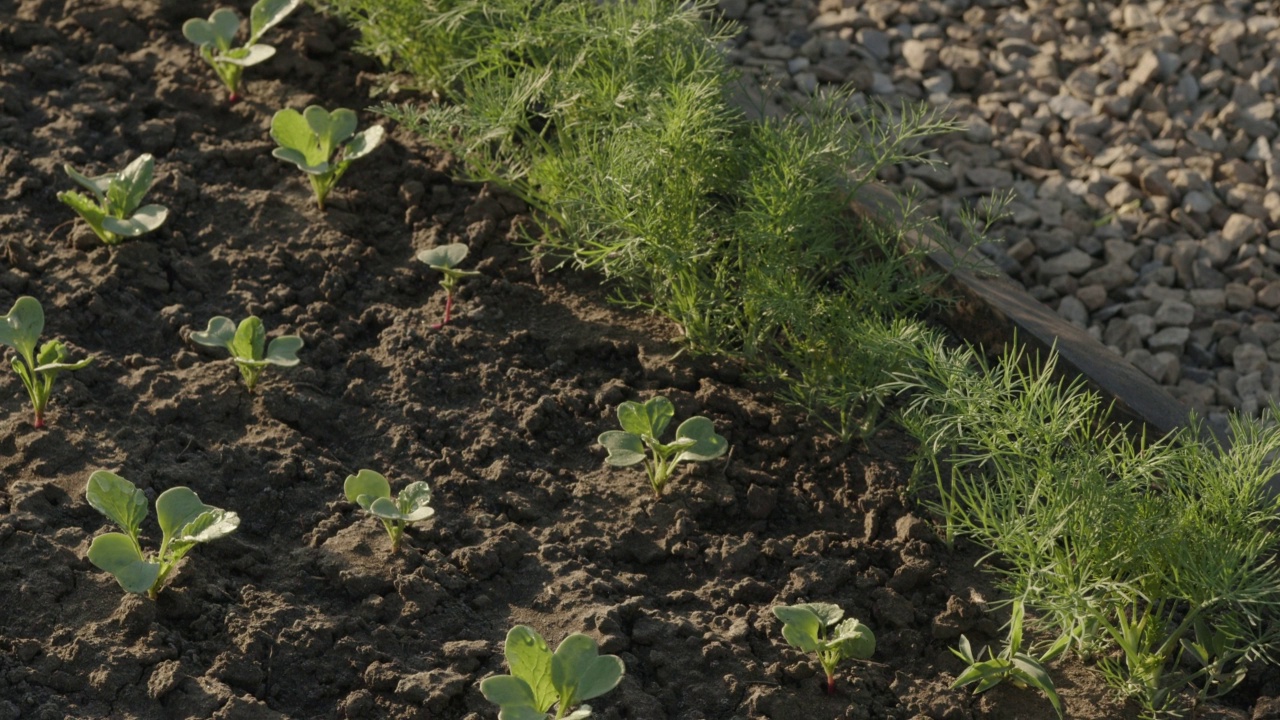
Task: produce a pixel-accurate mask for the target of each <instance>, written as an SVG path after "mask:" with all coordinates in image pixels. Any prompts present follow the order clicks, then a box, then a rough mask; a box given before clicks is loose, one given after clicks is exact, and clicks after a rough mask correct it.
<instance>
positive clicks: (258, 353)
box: [228, 315, 267, 362]
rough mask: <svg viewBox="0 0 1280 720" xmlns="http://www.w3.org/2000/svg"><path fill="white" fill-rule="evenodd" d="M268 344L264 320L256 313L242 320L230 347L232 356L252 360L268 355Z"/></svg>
mask: <svg viewBox="0 0 1280 720" xmlns="http://www.w3.org/2000/svg"><path fill="white" fill-rule="evenodd" d="M266 345H267V331H266V330H265V329H263V327H262V321H261V320H259V319H258V317H257V316H256V315H250V316H249V317H247V318H245V319H243V320H241V321H240V326H239V327H237V328H236V334H235V336H234V337H232V338H231V345H230V346H229V347H228V349H229V350H230V351H231V354H232V356H234V357H236V358H239V359H241V360H247V361H251V362H252V361H257V360H262V358H263V357H265V356H266V352H265V348H266Z"/></svg>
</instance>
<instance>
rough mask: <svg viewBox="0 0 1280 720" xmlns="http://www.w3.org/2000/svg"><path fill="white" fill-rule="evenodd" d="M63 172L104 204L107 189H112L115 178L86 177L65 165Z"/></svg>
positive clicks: (112, 176) (107, 176)
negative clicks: (112, 181)
mask: <svg viewBox="0 0 1280 720" xmlns="http://www.w3.org/2000/svg"><path fill="white" fill-rule="evenodd" d="M62 170H63V171H64V172H65V173H66V174H67V175H68V176H69V177H70V178H71V179H72V180H75V181H76V182H77V183H80V185H81V187H83V188H85V189H86V190H88V191H89V192H91V193H93V196H94V197H96V198H97V199H98V202H102V201H103V199H104V198H105V197H106V194H107V189H108V188H110V187H111V180H112V179H113V178H114V177H115V176H114V175H100V176H98V177H96V178H90V177H85V176H84V175H81V174H80V173H78V172H76V169H75V168H73V167H71V166H70V165H63V166H62Z"/></svg>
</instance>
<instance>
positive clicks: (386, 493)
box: [342, 469, 391, 510]
mask: <svg viewBox="0 0 1280 720" xmlns="http://www.w3.org/2000/svg"><path fill="white" fill-rule="evenodd" d="M342 491H343V492H344V493H345V494H346V496H347V500H349V501H350V502H353V503H356V504H357V505H359V506H360V507H362V508H365V509H366V510H367V509H368V508H369V504H370V503H372V502H373V500H376V499H378V498H388V499H390V498H391V483H389V482H387V479H386V478H385V477H383V476H382V474H381V473H377V472H374V471H373V470H368V469H365V470H361V471H360V472H358V473H356V474H355V475H349V476H347V480H346V482H344V483H343V484H342ZM361 496H365V497H367V498H369V501H368V502H360V501H359V498H360V497H361Z"/></svg>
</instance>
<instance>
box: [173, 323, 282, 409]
mask: <svg viewBox="0 0 1280 720" xmlns="http://www.w3.org/2000/svg"><path fill="white" fill-rule="evenodd" d="M266 335H267V333H266V331H265V330H263V329H262V321H261V320H259V319H258V317H257V316H256V315H250V316H249V317H247V318H245V319H244V320H241V321H240V326H239V327H236V324H235V323H234V322H232V321H231V318H225V317H222V316H221V315H218V316H216V317H214V318H213V319H212V320H210V321H209V327H208V328H207V329H205V330H204V331H202V332H193V333H191V340H192V342H194V343H196V344H198V345H205V346H208V347H223V348H226V349H227V351H228V352H230V353H231V359H232V360H233V361H234V362H235V364H236V367H238V368H240V374H241V375H242V376H243V377H244V384H245V385H247V386H248V387H249V392H253V389H254V388H255V387H257V385H258V376H259V375H261V374H262V371H263V369H264V368H266V367H267V366H268V365H278V366H280V367H293V366H294V365H297V364H298V350H299V349H301V348H302V338H300V337H298V336H297V335H281V336H280V337H278V338H276V339H275V340H272V341H271V344H270V345H267V344H266Z"/></svg>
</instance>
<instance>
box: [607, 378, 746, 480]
mask: <svg viewBox="0 0 1280 720" xmlns="http://www.w3.org/2000/svg"><path fill="white" fill-rule="evenodd" d="M675 414H676V410H675V407H673V406H672V405H671V401H670V400H667V399H666V398H665V397H660V396H659V397H655V398H652V399H650V400H649V401H647V402H645V403H643V404H641V403H636V402H624V403H622V404H621V405H619V406H618V422H619V424H621V425H622V429H621V430H610V431H608V432H605V433H602V434H601V435H600V438H599V443H600V444H601V445H603V446H604V447H605V449H607V450H608V451H609V457H608V458H607V459H606V460H605V462H607V463H609V464H610V465H613V466H614V467H627V466H630V465H635V464H636V463H639V462H643V463H644V469H645V472H646V473H648V475H649V484H650V485H651V486H652V487H653V494H654V495H657V496H661V495H662V489H663V488H664V487H666V484H667V481H668V480H669V479H670V478H671V474H672V473H673V472H675V469H676V465H678V464H679V463H681V462H684V461H686V460H693V461H699V460H714V459H715V458H718V457H720V456H721V455H724V454H725V451H727V450H728V449H729V443H728V441H726V440H725V439H724V438H723V437H721V436H720V435H717V434H716V431H715V426H714V425H712V424H711V421H710V420H708V419H707V418H705V417H702V416H701V415H699V416H695V417H691V418H689V419H688V420H685V421H684V422H682V423H680V427H678V428H676V439H675V440H674V441H673V442H672V443H671V444H669V445H664V444H662V443H661V442H659V440H658V437H659V436H661V435H662V433H663V432H664V431H665V430H666V429H667V425H669V424H670V423H671V418H673V417H675ZM646 446H648V448H649V450H650V451H652V453H653V457H652V458H649V457H648V456H646V455H645V452H644V450H645V447H646Z"/></svg>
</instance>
